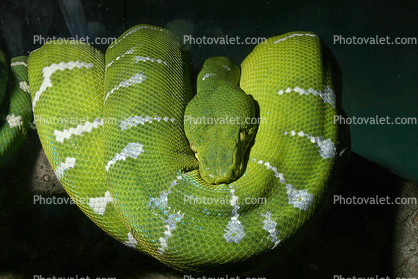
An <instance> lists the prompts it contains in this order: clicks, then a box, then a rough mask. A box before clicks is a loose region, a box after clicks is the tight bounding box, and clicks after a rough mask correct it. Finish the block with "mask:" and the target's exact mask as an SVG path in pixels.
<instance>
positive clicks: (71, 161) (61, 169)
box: [55, 157, 75, 179]
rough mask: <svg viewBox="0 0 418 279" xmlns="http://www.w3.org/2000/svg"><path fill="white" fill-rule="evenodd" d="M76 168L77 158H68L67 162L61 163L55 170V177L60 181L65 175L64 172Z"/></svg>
mask: <svg viewBox="0 0 418 279" xmlns="http://www.w3.org/2000/svg"><path fill="white" fill-rule="evenodd" d="M74 166H75V158H72V157H67V158H66V159H65V162H64V163H63V162H61V163H60V164H59V165H58V166H57V167H56V169H55V176H56V177H57V178H58V179H61V177H62V176H63V175H64V172H65V171H66V170H68V169H70V168H74Z"/></svg>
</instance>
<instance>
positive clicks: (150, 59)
mask: <svg viewBox="0 0 418 279" xmlns="http://www.w3.org/2000/svg"><path fill="white" fill-rule="evenodd" d="M134 60H135V61H134V62H135V63H138V62H139V61H142V62H146V61H151V62H158V63H160V64H161V63H163V64H164V65H166V66H167V67H169V65H168V63H167V62H165V61H163V60H161V59H155V58H151V57H148V56H147V57H144V56H135V57H134Z"/></svg>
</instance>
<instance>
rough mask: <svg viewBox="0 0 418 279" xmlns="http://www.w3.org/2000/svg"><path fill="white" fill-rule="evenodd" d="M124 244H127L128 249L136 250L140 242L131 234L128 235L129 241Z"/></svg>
mask: <svg viewBox="0 0 418 279" xmlns="http://www.w3.org/2000/svg"><path fill="white" fill-rule="evenodd" d="M123 244H125V245H126V246H128V247H131V248H135V247H136V245H137V244H138V242H137V241H136V239H135V238H134V236H133V235H132V234H131V233H130V232H129V233H128V241H125V242H124V243H123Z"/></svg>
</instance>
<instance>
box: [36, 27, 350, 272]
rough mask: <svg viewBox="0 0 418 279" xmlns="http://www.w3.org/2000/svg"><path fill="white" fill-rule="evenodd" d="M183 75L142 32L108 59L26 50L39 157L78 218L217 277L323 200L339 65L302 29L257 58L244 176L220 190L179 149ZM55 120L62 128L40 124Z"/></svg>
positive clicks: (289, 243)
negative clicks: (253, 123)
mask: <svg viewBox="0 0 418 279" xmlns="http://www.w3.org/2000/svg"><path fill="white" fill-rule="evenodd" d="M215 63H219V65H218V66H221V67H222V66H223V65H222V63H224V62H223V61H222V60H220V61H218V60H215ZM190 67H191V65H190V58H189V56H188V54H187V53H185V52H183V51H182V50H181V46H180V44H179V40H178V38H177V37H175V36H174V35H172V34H171V33H170V32H169V31H167V30H165V29H162V28H158V27H154V26H150V25H138V26H135V27H133V28H131V29H129V30H127V31H126V32H125V33H124V34H123V35H122V36H121V37H120V38H119V39H118V40H116V41H115V42H114V43H113V44H111V45H110V46H109V48H108V50H107V52H106V56H105V57H104V55H103V54H102V53H100V52H99V51H97V50H95V49H94V48H92V47H90V46H88V45H85V44H82V43H78V42H77V43H72V44H70V43H68V44H58V43H56V42H51V43H47V44H45V45H44V46H43V47H42V48H40V49H38V50H36V51H34V52H32V53H31V55H30V57H29V80H30V84H31V93H32V97H33V102H32V105H33V109H34V115H35V117H36V119H37V123H36V125H37V129H38V132H39V136H40V139H41V142H42V144H43V147H44V149H45V152H46V154H47V157H48V159H49V161H50V162H51V165H52V167H53V168H54V170H55V173H56V175H57V176H58V177H59V179H60V181H61V182H62V184H63V186H64V187H65V189H66V190H67V192H68V193H69V195H70V196H71V197H72V198H73V199H74V200H75V202H76V203H77V205H78V206H79V207H80V208H81V209H82V210H83V211H84V213H85V214H86V215H87V216H89V218H91V219H92V220H93V221H94V222H96V223H97V224H98V225H99V226H100V227H101V228H102V229H104V230H105V231H106V232H107V233H109V234H110V235H112V236H113V237H115V238H116V239H118V240H119V241H121V242H123V243H124V244H125V245H127V246H130V247H133V248H136V249H138V250H140V251H142V252H144V253H147V254H148V255H151V256H153V257H155V258H156V259H158V260H159V261H161V262H163V263H165V264H167V265H169V266H171V267H173V268H175V269H178V270H182V271H184V272H205V271H206V272H209V271H223V270H225V269H227V268H232V266H233V265H234V264H236V263H240V262H243V261H246V260H249V261H250V262H251V261H252V260H254V262H256V260H259V257H258V256H260V255H265V253H267V252H269V251H271V252H272V254H274V255H280V254H282V253H284V252H285V251H286V250H287V249H289V248H291V247H293V246H294V245H295V244H296V243H297V242H298V241H299V240H300V238H301V235H303V233H304V230H305V229H306V228H308V225H310V224H313V223H314V222H315V220H316V218H317V215H318V213H319V212H320V211H321V210H322V209H323V208H324V206H325V204H326V201H327V200H328V197H329V195H330V194H331V193H332V187H333V185H334V183H332V182H331V181H330V179H331V177H332V175H333V173H335V171H336V169H335V157H337V155H336V154H338V153H339V152H340V151H341V150H342V148H343V146H342V142H341V138H340V127H339V126H338V125H337V124H336V123H334V121H333V119H334V115H335V114H340V112H341V96H340V94H341V91H340V89H341V88H340V84H338V82H339V79H338V75H339V70H338V66H337V64H336V62H335V60H334V59H333V57H332V55H331V54H330V53H329V50H327V49H326V48H324V47H323V45H322V44H321V42H320V40H319V38H318V37H317V36H316V35H314V34H312V33H309V32H294V33H287V34H284V35H282V36H278V37H274V38H270V39H268V40H267V41H266V42H265V43H262V44H260V45H258V46H257V47H256V48H255V49H254V51H253V52H252V53H251V54H250V55H249V56H248V57H247V58H246V59H245V60H244V62H243V63H242V74H241V77H240V81H239V82H240V87H241V89H242V90H244V92H245V93H246V94H248V95H251V96H252V98H253V99H254V101H255V103H256V107H257V109H258V111H259V112H258V113H259V117H260V119H265V120H264V121H262V122H260V123H259V126H258V130H257V133H256V136H255V138H254V144H253V146H251V147H250V150H249V154H248V158H247V160H246V161H245V162H246V166H245V172H244V173H243V174H242V176H241V177H239V178H238V179H237V180H235V181H233V182H231V183H229V184H225V183H221V184H211V183H208V182H206V181H205V180H203V179H202V177H201V175H200V172H199V170H198V168H199V166H198V161H197V160H196V158H195V156H194V153H193V152H192V150H190V145H189V142H188V140H187V138H186V135H185V132H184V113H185V110H186V107H187V105H188V103H189V102H190V100H191V98H192V90H191V88H192V86H191V75H190ZM215 68H216V67H214V69H215ZM214 71H215V72H214V73H213V74H216V70H214ZM236 79H237V78H236V77H235V82H237V80H236ZM200 82H201V81H198V87H199V86H201V85H202V86H204V84H203V83H202V84H200ZM198 95H199V93H198ZM198 95H197V96H198ZM230 105H231V106H236V104H234V103H231V104H230ZM238 110H239V109H238ZM54 117H55V118H56V119H62V120H61V121H55V122H53V121H47V119H49V118H51V119H52V118H54ZM42 119H44V120H45V121H42ZM254 201H256V202H254ZM253 267H254V266H253ZM253 267H248V266H247V267H246V268H247V269H248V268H249V269H251V268H253Z"/></svg>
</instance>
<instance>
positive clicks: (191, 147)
mask: <svg viewBox="0 0 418 279" xmlns="http://www.w3.org/2000/svg"><path fill="white" fill-rule="evenodd" d="M190 149H191V150H192V151H193V152H194V153H197V150H196V146H194V143H193V142H192V141H191V142H190Z"/></svg>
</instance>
